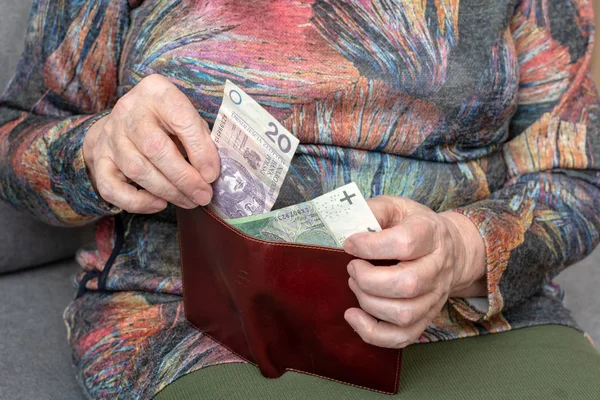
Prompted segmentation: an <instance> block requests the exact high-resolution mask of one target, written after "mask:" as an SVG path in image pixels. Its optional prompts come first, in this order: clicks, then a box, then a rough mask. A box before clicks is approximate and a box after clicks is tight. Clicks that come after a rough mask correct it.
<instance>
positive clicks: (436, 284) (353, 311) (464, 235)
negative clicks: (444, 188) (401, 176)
mask: <svg viewBox="0 0 600 400" xmlns="http://www.w3.org/2000/svg"><path fill="white" fill-rule="evenodd" d="M367 202H368V203H369V206H370V207H371V210H372V211H373V213H374V214H375V217H376V218H377V220H378V221H379V223H380V225H381V227H382V231H381V232H373V233H372V232H364V233H357V234H355V235H352V236H351V237H349V238H348V239H347V240H346V242H345V244H344V249H345V250H346V252H348V253H350V254H352V255H353V256H356V257H357V259H355V260H353V261H351V262H350V263H349V264H348V273H349V274H350V278H349V279H348V285H349V286H350V289H352V291H353V292H354V294H355V295H356V297H357V299H358V302H359V304H360V308H350V309H348V310H346V313H345V315H344V318H345V319H346V321H347V322H348V323H349V324H350V325H351V326H352V328H353V329H354V330H355V331H356V332H357V333H358V334H359V335H360V336H361V337H362V339H363V340H364V341H365V342H367V343H370V344H373V345H376V346H380V347H388V348H403V347H406V346H407V345H409V344H411V343H414V342H415V341H416V340H417V339H418V338H419V336H420V335H421V333H423V331H424V330H425V328H427V326H428V325H429V323H430V322H431V321H432V320H433V319H434V318H435V317H436V316H437V315H438V314H439V312H440V310H441V309H442V307H443V306H444V304H445V303H446V301H447V300H448V298H449V297H451V296H452V297H476V296H485V295H486V293H487V291H486V284H485V247H484V243H483V239H482V237H481V235H480V233H479V231H478V230H477V228H476V227H475V225H474V224H473V223H472V222H471V221H470V220H469V219H468V218H467V217H465V216H464V215H462V214H459V213H457V212H453V211H449V212H443V213H439V214H438V213H436V212H434V211H432V210H431V209H429V208H428V207H426V206H423V205H421V204H419V203H417V202H415V201H412V200H408V199H405V198H402V197H391V196H379V197H375V198H373V199H369V200H367ZM365 260H398V263H396V264H394V265H390V266H383V267H376V266H374V265H373V264H371V263H369V262H367V261H365Z"/></svg>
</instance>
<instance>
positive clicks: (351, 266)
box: [348, 261, 356, 278]
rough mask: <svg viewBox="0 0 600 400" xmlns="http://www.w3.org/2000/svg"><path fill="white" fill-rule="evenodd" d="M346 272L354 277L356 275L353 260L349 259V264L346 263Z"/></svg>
mask: <svg viewBox="0 0 600 400" xmlns="http://www.w3.org/2000/svg"><path fill="white" fill-rule="evenodd" d="M348 274H349V275H350V276H351V277H352V278H354V277H355V276H356V267H355V266H354V262H353V261H351V262H350V264H348Z"/></svg>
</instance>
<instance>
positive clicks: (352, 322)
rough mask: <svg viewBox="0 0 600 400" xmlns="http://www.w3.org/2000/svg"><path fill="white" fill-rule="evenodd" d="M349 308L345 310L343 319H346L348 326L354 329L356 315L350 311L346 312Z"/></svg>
mask: <svg viewBox="0 0 600 400" xmlns="http://www.w3.org/2000/svg"><path fill="white" fill-rule="evenodd" d="M348 311H350V310H346V312H345V313H344V319H345V320H346V322H348V324H350V326H351V327H352V329H354V330H355V331H356V328H355V326H356V322H357V321H356V316H355V315H353V314H352V313H351V312H348Z"/></svg>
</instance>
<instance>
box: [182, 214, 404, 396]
mask: <svg viewBox="0 0 600 400" xmlns="http://www.w3.org/2000/svg"><path fill="white" fill-rule="evenodd" d="M177 219H178V224H179V242H180V247H181V264H182V268H183V288H184V289H183V291H184V292H183V294H184V307H185V315H186V318H187V319H188V320H189V321H190V322H191V323H192V324H193V325H194V326H196V327H197V328H198V329H200V330H201V331H203V332H205V333H206V334H207V335H209V336H210V337H212V338H214V339H215V340H216V341H218V342H219V343H221V344H223V345H224V346H226V347H228V348H229V349H230V350H232V351H233V352H235V353H237V354H238V355H239V356H241V357H243V358H245V359H246V360H248V361H250V362H252V363H254V364H256V365H257V366H258V367H259V368H260V371H261V372H262V374H263V375H264V376H266V377H268V378H277V377H280V376H281V375H282V374H283V373H284V372H285V371H286V370H295V371H298V372H304V373H308V374H314V375H318V376H322V377H325V378H329V379H334V380H337V381H340V382H343V383H347V384H351V385H357V386H361V387H363V388H368V389H372V390H377V391H381V392H385V393H396V392H397V390H398V381H399V376H400V367H401V354H402V353H401V351H400V350H393V349H384V348H380V347H376V346H372V345H369V344H367V343H365V342H363V341H362V340H361V338H360V336H359V335H358V334H357V333H356V332H354V330H353V329H352V328H351V327H350V326H349V325H348V323H347V322H346V321H345V320H344V311H345V310H346V309H348V308H349V307H353V306H358V301H357V299H356V297H355V296H354V294H353V293H352V291H351V290H350V288H349V287H348V273H347V271H346V266H347V264H348V263H349V262H350V261H351V260H352V256H350V255H349V254H347V253H345V252H344V251H343V250H339V249H332V248H325V247H317V246H309V245H299V244H292V243H273V242H267V241H263V240H258V239H255V238H252V237H250V236H248V235H245V234H243V233H241V232H239V231H238V230H236V229H234V228H233V227H231V226H230V225H228V224H227V223H226V222H224V221H223V220H222V219H220V218H218V217H217V216H216V215H214V214H213V213H211V212H210V211H208V210H207V209H205V208H202V207H199V208H196V209H193V210H184V209H178V210H177Z"/></svg>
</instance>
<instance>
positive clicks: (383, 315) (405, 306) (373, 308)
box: [348, 278, 439, 327]
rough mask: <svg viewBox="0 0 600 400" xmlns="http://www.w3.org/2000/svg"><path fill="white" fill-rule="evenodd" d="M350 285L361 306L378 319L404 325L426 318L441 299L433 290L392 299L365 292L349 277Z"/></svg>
mask: <svg viewBox="0 0 600 400" xmlns="http://www.w3.org/2000/svg"><path fill="white" fill-rule="evenodd" d="M348 286H350V289H352V291H353V292H354V294H355V295H356V298H357V299H358V303H359V304H360V308H362V309H363V310H364V311H366V312H367V313H369V314H370V315H372V316H374V317H376V318H378V319H381V320H384V321H387V322H390V323H392V324H394V325H398V326H402V327H407V326H410V325H413V324H415V323H416V322H417V321H419V320H421V319H423V318H425V316H426V315H427V313H428V312H429V310H431V308H432V307H433V306H435V304H436V303H437V302H438V300H439V299H438V295H437V294H436V293H433V292H429V293H426V294H424V295H422V296H419V297H417V298H414V299H391V298H387V297H377V296H373V295H370V294H368V293H365V292H363V291H362V290H361V289H360V288H359V287H358V285H357V284H356V282H355V281H354V279H353V278H349V279H348Z"/></svg>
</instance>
